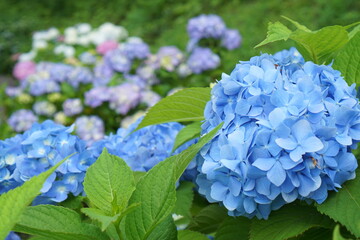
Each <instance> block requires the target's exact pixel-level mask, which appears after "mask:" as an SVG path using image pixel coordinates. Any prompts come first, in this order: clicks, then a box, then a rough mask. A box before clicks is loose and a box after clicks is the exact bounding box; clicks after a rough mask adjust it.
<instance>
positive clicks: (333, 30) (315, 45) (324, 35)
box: [256, 17, 349, 64]
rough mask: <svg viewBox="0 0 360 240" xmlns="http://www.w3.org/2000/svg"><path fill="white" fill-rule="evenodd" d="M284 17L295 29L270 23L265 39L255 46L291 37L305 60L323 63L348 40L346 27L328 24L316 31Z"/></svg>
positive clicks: (328, 60) (278, 23) (277, 23)
mask: <svg viewBox="0 0 360 240" xmlns="http://www.w3.org/2000/svg"><path fill="white" fill-rule="evenodd" d="M284 18H285V19H287V20H288V21H290V22H291V23H292V24H293V25H295V27H296V28H297V29H296V30H295V31H291V30H289V29H288V28H287V27H286V26H285V25H283V24H281V23H280V22H276V23H270V24H269V26H268V34H267V37H266V39H265V40H264V41H262V42H261V43H260V44H258V45H256V47H260V46H263V45H265V44H268V43H271V42H276V41H279V40H287V39H291V40H294V41H295V42H296V44H297V45H298V49H299V51H300V52H301V54H302V55H303V56H304V58H305V59H306V60H311V61H313V62H314V63H318V64H323V63H327V62H330V61H331V60H332V57H333V56H334V54H335V53H336V52H337V51H338V50H340V49H341V48H342V47H343V46H344V45H345V44H346V43H347V42H348V41H349V34H348V32H347V31H346V27H342V26H329V27H324V28H322V29H320V30H318V31H310V30H309V29H308V28H307V27H306V26H304V25H301V24H299V23H298V22H296V21H294V20H292V19H290V18H287V17H284Z"/></svg>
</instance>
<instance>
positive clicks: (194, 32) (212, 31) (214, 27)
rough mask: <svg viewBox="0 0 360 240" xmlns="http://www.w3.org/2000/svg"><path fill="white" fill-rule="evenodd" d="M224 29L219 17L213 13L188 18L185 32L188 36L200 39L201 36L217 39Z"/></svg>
mask: <svg viewBox="0 0 360 240" xmlns="http://www.w3.org/2000/svg"><path fill="white" fill-rule="evenodd" d="M225 30H226V26H225V23H224V22H223V20H222V19H221V17H219V16H217V15H215V14H209V15H206V14H202V15H200V16H197V17H194V18H192V19H190V20H189V22H188V25H187V32H188V34H189V36H190V38H193V39H197V40H200V39H202V38H215V39H219V38H221V37H222V36H223V34H224V32H225Z"/></svg>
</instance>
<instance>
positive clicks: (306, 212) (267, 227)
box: [250, 204, 332, 240]
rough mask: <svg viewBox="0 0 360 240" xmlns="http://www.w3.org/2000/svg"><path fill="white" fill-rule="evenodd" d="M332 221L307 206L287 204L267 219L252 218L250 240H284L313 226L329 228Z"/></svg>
mask: <svg viewBox="0 0 360 240" xmlns="http://www.w3.org/2000/svg"><path fill="white" fill-rule="evenodd" d="M331 226H332V221H331V220H330V219H329V218H328V217H326V216H325V215H321V214H320V213H319V212H317V211H316V209H314V208H312V207H309V206H301V205H296V204H288V205H286V206H284V207H282V208H281V209H280V210H278V211H274V212H273V213H272V214H271V215H270V217H269V219H268V220H259V219H254V220H252V223H251V230H250V240H262V239H272V240H285V239H288V238H290V237H296V236H298V235H300V234H302V233H303V232H305V231H306V230H308V229H311V228H314V227H326V228H330V227H331Z"/></svg>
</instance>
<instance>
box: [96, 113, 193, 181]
mask: <svg viewBox="0 0 360 240" xmlns="http://www.w3.org/2000/svg"><path fill="white" fill-rule="evenodd" d="M141 120H142V118H139V119H138V120H137V121H136V122H135V123H133V124H131V125H130V126H129V128H127V129H125V128H119V129H118V131H117V133H116V134H110V135H109V136H106V137H105V138H104V139H103V140H100V141H98V142H96V143H94V144H93V145H92V146H91V148H90V150H92V152H93V155H94V157H95V158H97V157H98V156H99V155H100V154H101V152H102V150H103V148H104V147H106V148H107V150H108V151H109V153H111V154H113V155H116V156H119V157H121V158H122V159H124V161H125V162H126V163H127V164H128V165H129V166H130V167H131V169H132V170H133V171H143V172H144V171H149V170H150V169H151V168H152V167H153V166H155V165H156V164H157V163H159V162H160V161H163V160H165V159H166V158H168V157H170V156H171V151H172V148H173V146H174V142H175V137H176V135H177V134H178V133H179V131H180V130H181V129H182V128H183V125H181V124H180V123H176V122H173V123H164V124H159V125H152V126H148V127H145V128H142V129H140V130H138V131H136V132H133V133H131V132H132V131H133V130H134V129H135V128H136V127H137V126H138V124H139V123H140V121H141ZM130 133H131V134H130ZM193 143H194V141H190V142H188V143H186V144H184V145H183V146H181V147H180V148H178V149H177V150H176V151H175V152H174V154H177V153H180V152H181V151H182V150H184V149H186V148H187V147H189V146H190V145H191V144H193ZM196 173H197V171H196V162H195V161H194V162H192V163H191V164H190V166H189V171H187V173H186V174H185V175H186V179H187V180H192V179H194V176H195V175H196Z"/></svg>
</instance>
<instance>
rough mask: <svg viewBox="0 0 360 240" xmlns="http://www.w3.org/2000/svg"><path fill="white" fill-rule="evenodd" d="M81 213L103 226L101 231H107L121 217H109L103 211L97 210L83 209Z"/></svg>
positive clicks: (118, 215) (117, 215)
mask: <svg viewBox="0 0 360 240" xmlns="http://www.w3.org/2000/svg"><path fill="white" fill-rule="evenodd" d="M81 212H82V213H84V214H85V215H86V216H88V217H89V218H91V219H93V220H96V221H98V222H99V223H100V224H101V231H105V229H106V228H108V227H109V225H110V224H111V223H113V222H115V221H116V220H117V219H118V217H120V213H118V214H116V215H115V216H107V215H106V214H105V213H104V212H103V211H102V210H100V209H97V208H82V209H81Z"/></svg>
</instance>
